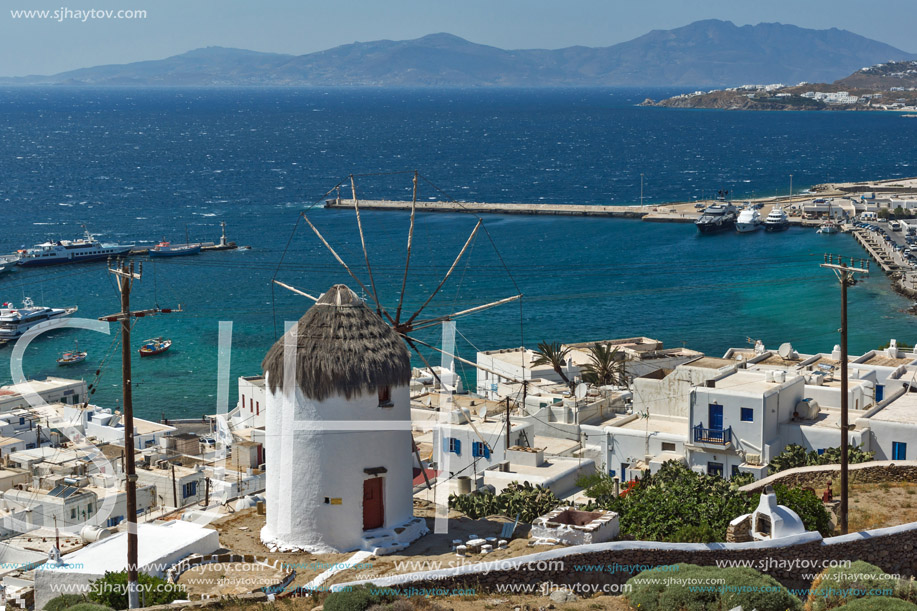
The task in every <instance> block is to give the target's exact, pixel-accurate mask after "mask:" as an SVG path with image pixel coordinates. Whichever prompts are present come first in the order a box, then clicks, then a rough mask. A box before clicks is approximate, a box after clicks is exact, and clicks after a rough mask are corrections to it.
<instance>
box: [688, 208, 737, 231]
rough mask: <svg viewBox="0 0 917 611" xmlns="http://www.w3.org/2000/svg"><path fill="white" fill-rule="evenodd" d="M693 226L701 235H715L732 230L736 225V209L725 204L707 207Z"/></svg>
mask: <svg viewBox="0 0 917 611" xmlns="http://www.w3.org/2000/svg"><path fill="white" fill-rule="evenodd" d="M694 224H695V225H696V226H697V229H698V231H700V232H701V233H716V232H719V231H725V230H726V229H732V228H733V227H735V224H736V207H735V206H733V205H732V204H727V203H717V204H712V205H710V206H707V207H706V208H705V209H704V213H703V214H701V216H700V218H699V219H697V220H696V221H694Z"/></svg>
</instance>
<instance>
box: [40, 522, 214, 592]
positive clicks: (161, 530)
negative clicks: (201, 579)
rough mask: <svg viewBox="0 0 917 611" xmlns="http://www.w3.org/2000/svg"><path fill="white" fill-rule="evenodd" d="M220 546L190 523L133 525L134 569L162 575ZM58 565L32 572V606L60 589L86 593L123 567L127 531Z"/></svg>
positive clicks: (211, 534) (205, 530)
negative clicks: (135, 552)
mask: <svg viewBox="0 0 917 611" xmlns="http://www.w3.org/2000/svg"><path fill="white" fill-rule="evenodd" d="M219 548H220V540H219V535H218V534H217V531H215V530H213V529H210V528H203V527H201V526H197V525H196V524H191V523H190V522H183V521H181V520H173V521H170V522H167V523H165V524H140V525H138V526H137V550H138V564H139V565H140V566H139V567H138V570H139V571H141V572H143V573H147V574H150V575H154V576H157V577H162V576H163V575H164V573H165V571H166V569H167V568H168V567H170V566H172V565H173V564H176V563H177V562H178V561H179V560H181V559H182V558H185V557H186V556H189V555H191V554H201V555H205V554H212V553H214V552H216V551H217V550H218V549H219ZM62 561H63V562H62V564H61V565H58V566H55V567H53V568H52V567H50V566H49V567H45V568H44V569H43V570H36V571H35V608H36V609H42V608H44V606H45V605H46V604H47V603H48V602H49V601H50V600H51V599H52V598H55V597H56V596H59V595H60V593H61V592H66V593H68V594H77V593H80V592H88V591H89V589H90V585H89V584H90V583H91V582H92V581H95V580H97V579H100V578H101V577H103V576H104V575H105V573H106V572H108V571H113V572H118V571H124V570H126V569H127V533H126V532H119V533H116V534H114V535H112V536H110V537H106V538H105V539H102V540H101V541H97V542H96V543H93V544H91V545H88V546H86V547H84V548H82V549H79V550H77V551H75V552H73V553H71V554H67V555H66V556H64V558H62Z"/></svg>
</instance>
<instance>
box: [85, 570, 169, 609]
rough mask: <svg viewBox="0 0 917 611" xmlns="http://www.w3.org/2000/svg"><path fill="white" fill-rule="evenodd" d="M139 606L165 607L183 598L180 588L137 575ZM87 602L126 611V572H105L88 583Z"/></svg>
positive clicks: (141, 574) (160, 579)
mask: <svg viewBox="0 0 917 611" xmlns="http://www.w3.org/2000/svg"><path fill="white" fill-rule="evenodd" d="M137 581H138V583H139V584H140V604H141V606H144V607H152V606H153V605H167V604H169V603H171V602H172V601H173V600H177V599H181V598H184V597H185V592H184V589H183V588H182V586H180V585H178V584H173V583H169V582H168V581H166V580H165V579H162V578H160V577H154V576H152V575H147V574H146V573H138V574H137ZM88 598H89V600H91V601H92V602H94V603H99V604H100V605H104V606H107V607H110V608H112V609H119V610H120V609H127V607H128V603H127V571H120V572H117V573H113V572H106V573H105V576H104V577H100V578H99V579H96V580H95V581H93V582H92V583H90V589H89V594H88Z"/></svg>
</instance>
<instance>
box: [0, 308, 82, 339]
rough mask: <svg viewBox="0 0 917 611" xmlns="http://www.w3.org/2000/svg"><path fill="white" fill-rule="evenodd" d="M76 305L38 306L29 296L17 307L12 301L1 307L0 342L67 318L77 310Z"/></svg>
mask: <svg viewBox="0 0 917 611" xmlns="http://www.w3.org/2000/svg"><path fill="white" fill-rule="evenodd" d="M76 310H77V308H76V306H73V307H70V308H46V307H43V306H36V305H35V304H33V303H32V300H31V299H29V298H28V297H27V298H25V299H24V300H23V301H22V307H21V308H17V307H15V306H14V305H13V304H12V303H4V304H3V306H2V307H0V342H3V341H8V340H13V339H16V338H17V337H19V336H20V335H22V334H23V333H25V332H26V331H28V330H29V329H34V328H36V327H39V328H43V327H47V326H50V325H52V324H53V323H54V321H56V320H58V319H62V318H66V317H68V316H70V315H71V314H73V313H74V312H76Z"/></svg>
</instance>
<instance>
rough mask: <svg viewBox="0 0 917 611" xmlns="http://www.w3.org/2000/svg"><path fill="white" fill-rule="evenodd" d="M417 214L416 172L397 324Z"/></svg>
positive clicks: (399, 317)
mask: <svg viewBox="0 0 917 611" xmlns="http://www.w3.org/2000/svg"><path fill="white" fill-rule="evenodd" d="M416 212H417V171H416V170H415V171H414V193H413V195H412V196H411V228H410V229H409V230H408V256H407V259H405V261H404V278H403V279H402V280H401V295H400V296H399V297H398V309H397V310H395V324H396V325H397V324H398V322H399V321H400V320H401V306H402V305H404V289H405V287H406V286H407V284H408V268H409V267H410V266H411V244H412V242H413V241H414V214H415V213H416Z"/></svg>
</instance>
